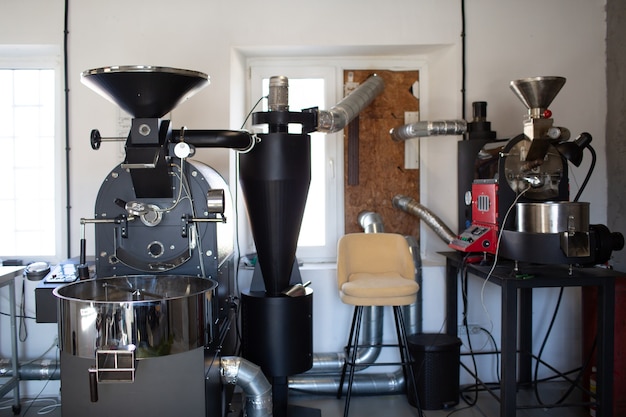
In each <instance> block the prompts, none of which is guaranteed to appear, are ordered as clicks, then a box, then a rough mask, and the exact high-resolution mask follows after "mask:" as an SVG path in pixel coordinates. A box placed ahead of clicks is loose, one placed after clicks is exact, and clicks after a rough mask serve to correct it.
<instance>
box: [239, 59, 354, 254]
mask: <svg viewBox="0 0 626 417" xmlns="http://www.w3.org/2000/svg"><path fill="white" fill-rule="evenodd" d="M275 75H284V76H286V77H288V78H289V110H290V111H293V112H297V111H300V110H301V109H305V108H310V107H319V108H320V109H324V110H326V109H329V108H330V107H332V106H333V105H334V104H335V103H336V102H337V101H338V100H337V99H336V96H337V94H336V91H337V81H336V75H335V68H333V67H313V66H300V65H299V66H294V65H293V64H291V65H280V64H276V65H272V66H264V65H252V67H251V86H250V102H251V103H255V102H256V101H257V100H258V98H259V97H262V96H266V95H267V94H268V92H269V79H270V77H272V76H275ZM263 105H264V107H263V111H267V102H266V101H264V102H263ZM257 111H258V109H257ZM293 128H295V129H297V128H299V126H293V127H292V126H290V129H293ZM341 134H342V133H341V132H339V133H335V134H323V133H318V132H315V133H313V134H311V184H310V187H309V194H308V199H307V205H306V207H305V213H304V218H303V221H302V227H301V229H300V237H299V241H298V249H297V253H296V256H297V257H298V258H299V259H300V260H303V261H307V262H320V261H330V260H334V259H335V256H336V254H335V252H336V245H337V239H338V237H339V235H340V234H341V232H342V231H343V203H342V198H341V196H340V193H341V192H342V184H343V180H342V175H341V173H340V171H339V168H340V166H338V165H337V162H336V161H340V162H339V165H341V159H340V158H341V157H340V156H339V155H341V151H340V147H341V145H342V142H341ZM340 231H341V232H340Z"/></svg>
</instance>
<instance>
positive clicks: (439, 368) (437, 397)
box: [407, 333, 461, 410]
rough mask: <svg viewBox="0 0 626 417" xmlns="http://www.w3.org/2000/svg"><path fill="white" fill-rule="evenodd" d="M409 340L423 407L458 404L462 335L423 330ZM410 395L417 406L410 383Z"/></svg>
mask: <svg viewBox="0 0 626 417" xmlns="http://www.w3.org/2000/svg"><path fill="white" fill-rule="evenodd" d="M408 342H409V351H410V352H411V355H412V356H413V360H414V362H415V363H414V365H413V373H414V374H415V381H416V383H417V395H418V396H419V401H420V406H421V408H422V409H424V410H441V409H443V408H450V407H454V406H455V405H457V404H458V403H459V369H460V360H461V359H460V356H461V339H459V338H458V337H456V336H451V335H448V334H439V333H420V334H414V335H411V336H409V337H408ZM407 395H408V399H409V403H410V404H411V405H413V406H416V402H415V395H414V394H413V389H412V387H411V386H408V390H407Z"/></svg>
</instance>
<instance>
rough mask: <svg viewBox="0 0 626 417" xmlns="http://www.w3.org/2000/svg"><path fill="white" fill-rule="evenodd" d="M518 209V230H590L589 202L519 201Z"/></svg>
mask: <svg viewBox="0 0 626 417" xmlns="http://www.w3.org/2000/svg"><path fill="white" fill-rule="evenodd" d="M516 210H517V231H518V232H529V233H561V232H588V231H589V203H572V202H547V203H518V204H517V207H516Z"/></svg>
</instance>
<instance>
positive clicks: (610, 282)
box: [441, 252, 624, 417]
mask: <svg viewBox="0 0 626 417" xmlns="http://www.w3.org/2000/svg"><path fill="white" fill-rule="evenodd" d="M441 255H443V256H444V257H445V258H446V286H447V288H446V316H447V319H446V323H447V327H446V333H448V334H450V335H454V336H456V334H457V330H458V306H457V300H458V296H459V290H458V285H457V280H458V277H459V272H460V271H461V269H462V268H467V271H468V272H469V274H471V275H472V276H476V277H479V278H481V279H487V278H488V280H489V282H491V283H493V284H496V285H498V286H500V287H501V302H502V311H501V315H502V323H501V342H500V343H501V357H502V359H501V360H502V366H501V369H502V377H501V380H500V396H499V400H500V416H501V417H510V416H514V415H515V411H516V409H517V399H516V390H517V384H518V383H521V384H523V383H530V382H531V378H532V375H531V374H532V370H531V369H532V365H531V362H532V353H531V352H532V337H533V335H532V307H533V306H532V290H533V289H534V288H550V287H585V286H594V287H597V290H598V302H597V329H598V335H597V355H596V357H597V361H598V363H597V394H596V406H597V414H596V415H597V416H598V417H612V416H613V354H614V340H613V331H614V324H615V318H614V312H615V279H616V278H617V277H623V276H624V274H623V273H619V272H617V271H613V270H609V269H602V268H573V269H572V270H571V273H570V269H569V267H568V266H566V265H532V264H523V263H520V264H519V267H520V271H523V273H524V274H525V278H518V277H516V274H514V273H513V272H514V268H515V264H514V263H513V262H512V261H509V260H498V268H495V270H494V271H493V272H492V273H491V274H490V270H491V267H492V265H489V264H487V265H480V264H471V263H470V264H464V262H463V257H464V255H463V254H462V253H459V252H444V253H442V254H441ZM518 307H519V310H518ZM518 360H519V372H518V367H517V361H518Z"/></svg>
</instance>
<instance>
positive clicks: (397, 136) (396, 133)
mask: <svg viewBox="0 0 626 417" xmlns="http://www.w3.org/2000/svg"><path fill="white" fill-rule="evenodd" d="M465 132H467V122H466V121H465V120H438V121H431V122H429V121H423V122H415V123H409V124H406V125H402V126H398V127H394V128H393V129H391V130H390V131H389V134H390V135H391V139H393V140H394V141H396V142H401V141H404V140H409V139H413V138H419V137H423V136H448V135H462V134H464V133H465Z"/></svg>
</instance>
